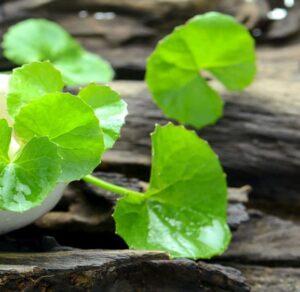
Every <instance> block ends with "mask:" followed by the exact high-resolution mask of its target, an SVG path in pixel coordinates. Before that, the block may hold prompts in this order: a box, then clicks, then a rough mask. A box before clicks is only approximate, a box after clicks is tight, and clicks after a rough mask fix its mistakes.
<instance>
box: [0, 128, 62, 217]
mask: <svg viewBox="0 0 300 292" xmlns="http://www.w3.org/2000/svg"><path fill="white" fill-rule="evenodd" d="M2 135H3V132H1V137H2ZM5 137H6V139H8V138H10V134H9V133H7V132H6V134H5ZM59 175H60V158H59V156H58V154H57V147H56V146H55V145H54V144H53V143H51V142H50V141H49V139H48V138H46V137H40V138H33V139H32V140H30V141H29V142H28V143H27V144H26V145H25V146H24V147H23V148H22V149H21V150H20V152H18V154H17V155H16V157H15V158H14V159H13V160H12V161H7V159H4V160H3V159H2V157H1V156H0V209H3V210H9V211H14V212H24V211H27V210H28V209H30V208H33V207H36V206H38V205H40V204H41V202H42V201H43V200H44V199H45V198H46V196H47V195H48V194H49V192H51V191H52V190H53V189H54V187H55V185H56V183H57V179H58V177H59Z"/></svg>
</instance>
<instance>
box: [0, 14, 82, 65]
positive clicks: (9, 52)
mask: <svg viewBox="0 0 300 292" xmlns="http://www.w3.org/2000/svg"><path fill="white" fill-rule="evenodd" d="M3 49H4V52H3V53H4V55H5V56H6V57H7V58H8V59H9V60H11V61H13V62H15V63H16V64H18V65H22V64H26V63H31V62H34V61H44V60H50V61H55V60H58V59H60V57H61V56H63V55H66V54H72V55H73V54H74V55H76V54H77V53H78V51H80V50H81V48H80V46H79V45H78V43H77V42H76V41H74V40H73V38H72V37H71V36H70V35H69V34H68V33H67V32H66V31H65V30H64V29H62V28H61V27H60V26H59V25H57V24H56V23H54V22H51V21H48V20H46V19H28V20H25V21H21V22H19V23H17V24H16V25H14V26H12V27H10V29H9V30H8V32H7V33H6V34H4V37H3Z"/></svg>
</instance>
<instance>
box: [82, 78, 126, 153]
mask: <svg viewBox="0 0 300 292" xmlns="http://www.w3.org/2000/svg"><path fill="white" fill-rule="evenodd" d="M78 96H79V97H80V98H82V99H83V100H84V101H85V102H86V103H87V104H88V105H90V106H91V107H92V108H93V109H94V112H95V115H96V117H97V118H98V119H99V121H100V127H101V129H102V131H103V134H104V145H105V149H109V148H111V147H112V146H113V145H114V143H115V141H116V140H117V139H118V138H119V136H120V131H121V128H122V126H123V125H124V123H125V117H126V115H127V113H128V112H127V104H126V102H125V101H123V100H122V99H121V98H120V95H119V94H118V93H117V92H115V91H113V90H112V89H111V88H109V87H108V86H103V85H97V84H90V85H89V86H87V87H85V88H83V89H81V90H80V92H79V94H78Z"/></svg>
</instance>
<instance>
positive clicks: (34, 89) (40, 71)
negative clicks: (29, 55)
mask: <svg viewBox="0 0 300 292" xmlns="http://www.w3.org/2000/svg"><path fill="white" fill-rule="evenodd" d="M63 87H64V83H63V80H62V76H61V74H60V72H59V71H58V70H56V69H55V68H54V67H53V65H51V64H50V63H49V62H34V63H31V64H28V65H24V66H22V67H21V68H17V69H15V70H13V73H12V75H11V77H10V80H9V91H8V96H7V105H8V111H9V114H10V115H11V116H12V117H15V116H16V115H17V113H18V112H19V110H20V109H21V108H22V107H23V106H24V105H26V104H28V103H29V102H31V101H34V100H36V99H38V98H40V97H41V96H43V95H45V94H47V93H51V92H60V91H62V89H63Z"/></svg>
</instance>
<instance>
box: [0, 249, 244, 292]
mask: <svg viewBox="0 0 300 292" xmlns="http://www.w3.org/2000/svg"><path fill="white" fill-rule="evenodd" d="M0 262H1V267H0V279H1V281H0V290H1V291H124V292H126V291H154V292H155V291H182V292H183V291H249V290H250V289H249V286H248V285H247V284H246V282H245V279H244V278H243V276H242V275H241V274H240V273H239V272H238V271H237V270H235V269H233V268H226V267H221V266H218V265H209V264H206V263H201V262H199V263H195V262H193V261H189V260H175V261H170V260H168V257H167V255H166V254H163V253H159V252H142V251H140V252H136V251H127V250H124V251H100V250H84V251H83V250H73V251H61V252H52V253H40V254H38V253H23V254H22V253H18V254H15V253H12V254H9V253H2V254H0Z"/></svg>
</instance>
